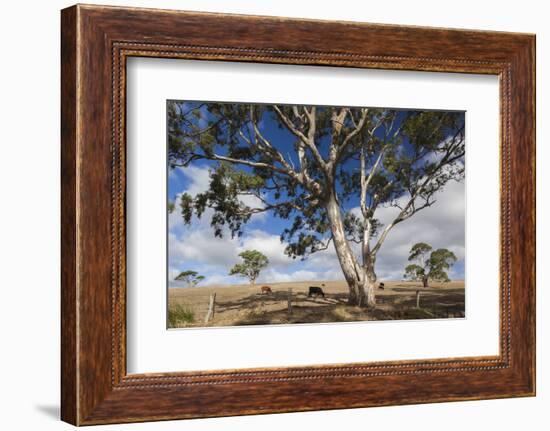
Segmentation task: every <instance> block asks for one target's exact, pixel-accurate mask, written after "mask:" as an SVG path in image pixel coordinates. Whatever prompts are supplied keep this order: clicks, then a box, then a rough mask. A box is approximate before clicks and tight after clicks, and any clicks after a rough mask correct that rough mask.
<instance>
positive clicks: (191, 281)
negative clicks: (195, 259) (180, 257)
mask: <svg viewBox="0 0 550 431" xmlns="http://www.w3.org/2000/svg"><path fill="white" fill-rule="evenodd" d="M204 278H205V277H204V275H200V274H199V273H198V272H197V271H193V270H190V269H189V270H186V271H182V272H180V273H179V274H178V275H177V276H176V277H175V278H174V280H176V281H181V282H183V283H185V285H186V286H193V287H194V286H196V285H197V284H199V283H200V282H201V281H203V280H204Z"/></svg>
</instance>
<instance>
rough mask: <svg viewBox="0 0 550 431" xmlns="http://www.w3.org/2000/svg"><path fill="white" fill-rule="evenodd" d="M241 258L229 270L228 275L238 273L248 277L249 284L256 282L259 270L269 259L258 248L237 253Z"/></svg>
mask: <svg viewBox="0 0 550 431" xmlns="http://www.w3.org/2000/svg"><path fill="white" fill-rule="evenodd" d="M239 256H240V257H241V258H242V259H243V261H242V263H237V264H236V265H235V266H234V267H233V268H231V270H230V271H229V275H240V276H242V277H246V278H248V280H249V281H250V284H251V285H254V284H256V279H257V278H258V276H259V275H260V271H261V270H262V269H264V268H265V267H266V266H267V265H268V264H269V259H268V258H267V256H265V255H264V254H263V253H262V252H259V251H258V250H245V251H243V252H242V253H240V254H239Z"/></svg>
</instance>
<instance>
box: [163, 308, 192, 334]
mask: <svg viewBox="0 0 550 431" xmlns="http://www.w3.org/2000/svg"><path fill="white" fill-rule="evenodd" d="M193 322H195V313H194V311H193V310H190V309H188V308H185V307H184V306H183V305H181V304H171V305H170V306H169V307H168V324H169V327H170V328H178V327H181V326H186V325H187V324H189V323H193Z"/></svg>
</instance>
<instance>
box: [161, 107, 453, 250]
mask: <svg viewBox="0 0 550 431" xmlns="http://www.w3.org/2000/svg"><path fill="white" fill-rule="evenodd" d="M167 113H168V147H169V148H168V161H169V165H170V167H171V168H175V167H178V166H182V167H185V166H188V165H189V164H191V163H195V162H198V161H201V160H208V161H209V162H210V163H209V164H208V166H209V168H210V183H209V188H208V190H206V191H205V192H202V193H199V194H197V195H195V196H191V195H189V194H183V195H182V196H181V197H180V198H179V199H178V202H176V203H175V205H174V208H178V209H179V211H180V212H181V215H182V217H183V220H184V222H185V223H191V220H192V217H193V216H196V217H199V218H200V217H202V216H203V215H204V214H205V210H206V209H207V208H209V209H210V210H211V214H212V215H211V219H210V224H211V226H212V229H213V231H214V234H215V235H216V236H218V237H221V236H223V235H224V234H226V233H229V234H231V236H240V235H242V232H243V229H244V226H245V225H246V224H247V223H248V222H249V221H250V220H251V218H252V216H253V215H254V214H258V213H262V212H266V211H270V212H271V213H272V214H273V215H274V216H275V217H279V218H281V219H284V220H290V223H289V227H288V228H286V229H284V230H283V231H282V232H281V241H284V242H286V243H288V246H287V248H286V250H285V252H286V253H287V254H288V255H289V256H292V257H301V258H306V257H307V256H309V255H310V254H312V253H315V252H318V251H319V250H323V249H325V248H326V247H327V246H328V244H329V242H330V241H331V238H332V232H331V225H330V223H329V221H328V218H327V211H326V207H327V202H328V201H329V198H334V199H335V200H336V201H337V202H338V204H339V205H340V210H341V213H342V214H341V215H342V220H343V224H344V230H345V234H346V238H347V239H348V241H353V242H357V243H362V241H363V238H364V237H365V235H364V233H365V229H367V228H368V232H369V235H367V237H368V238H369V240H370V239H372V238H375V237H376V235H377V233H378V232H379V231H380V229H381V228H382V227H383V225H382V224H381V223H380V222H379V220H378V219H377V217H376V211H377V209H379V208H381V207H387V206H393V207H396V208H400V209H401V212H400V214H399V216H398V218H397V219H396V220H395V223H400V222H402V221H403V220H406V219H407V218H409V217H411V216H413V215H414V214H415V213H417V212H418V211H420V210H422V209H424V208H428V207H430V206H431V205H433V203H434V202H435V199H436V195H437V193H438V192H439V191H440V190H442V188H443V187H444V186H445V185H446V184H447V182H449V181H452V180H456V181H461V180H462V179H463V178H464V139H463V135H464V115H463V113H459V112H440V111H399V110H394V109H370V108H369V109H366V108H340V107H320V106H318V107H312V106H288V105H284V106H283V105H281V106H275V105H252V104H236V103H225V104H224V103H210V102H208V103H206V102H204V103H201V102H178V101H169V102H168V106H167ZM362 118H364V122H363V123H361V119H362ZM266 122H269V123H271V124H273V123H275V124H276V125H277V126H278V128H279V129H280V130H281V131H282V132H284V133H283V134H279V135H278V139H277V140H274V139H272V138H273V137H272V136H269V133H268V132H269V130H266V129H268V128H264V127H263V126H262V124H264V123H266ZM359 124H363V126H362V128H359V127H358V125H359ZM354 132H357V133H355V134H353V133H354ZM281 136H283V138H281ZM304 138H306V140H307V142H308V144H307V145H306V143H304ZM361 155H362V156H361ZM361 157H363V162H364V170H361V169H359V163H360V158H361ZM377 160H380V163H379V164H377ZM365 176H369V178H370V180H369V184H368V189H367V190H366V196H365V207H366V208H365V210H364V211H363V212H362V214H355V213H352V212H351V211H350V208H351V207H353V206H356V205H357V201H358V194H359V193H360V190H361V181H362V180H363V181H364V179H365ZM245 196H246V197H253V198H255V201H256V202H257V205H256V206H255V207H253V206H252V205H251V204H248V205H247V204H245V203H244V200H243V197H245ZM251 201H254V199H251V200H246V202H251ZM403 202H405V203H403Z"/></svg>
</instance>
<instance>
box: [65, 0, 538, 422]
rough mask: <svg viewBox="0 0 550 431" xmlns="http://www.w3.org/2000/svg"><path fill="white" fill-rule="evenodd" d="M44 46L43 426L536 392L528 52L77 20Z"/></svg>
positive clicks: (196, 24) (507, 36) (412, 37)
mask: <svg viewBox="0 0 550 431" xmlns="http://www.w3.org/2000/svg"><path fill="white" fill-rule="evenodd" d="M335 35H337V37H335ZM61 44H62V46H61V48H62V65H61V66H62V67H61V70H62V94H61V102H62V103H61V106H62V112H61V117H62V154H61V161H62V184H61V186H62V187H61V188H62V286H61V287H62V328H61V329H62V346H61V351H62V382H61V386H62V391H61V392H62V400H61V415H62V419H63V420H65V421H67V422H69V423H72V424H75V425H92V424H105V423H118V422H138V421H152V420H166V419H179V418H197V417H213V416H227V415H243V414H258V413H274V412H289V411H307V410H322V409H340V408H353V407H369V406H382V405H396V404H413V403H430V402H442V401H454V400H474V399H490V398H502V397H515V396H533V395H534V394H535V112H534V109H535V108H534V101H535V78H534V73H535V72H534V70H535V37H534V36H533V35H529V34H513V33H500V32H486V31H471V30H450V29H436V28H422V27H403V26H390V25H378V24H366V23H352V22H329V21H312V20H297V19H287V18H275V17H254V16H239V15H220V14H212V13H196V12H179V11H165V10H148V9H133V8H119V7H104V6H93V5H77V6H73V7H70V8H68V9H65V10H63V11H62V27H61Z"/></svg>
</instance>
